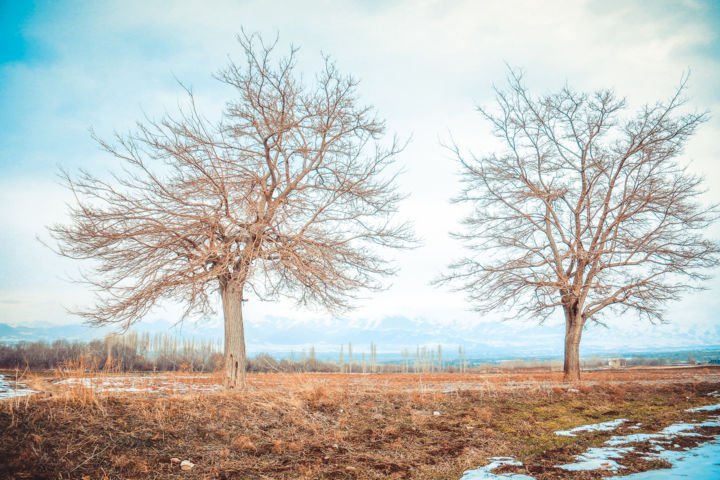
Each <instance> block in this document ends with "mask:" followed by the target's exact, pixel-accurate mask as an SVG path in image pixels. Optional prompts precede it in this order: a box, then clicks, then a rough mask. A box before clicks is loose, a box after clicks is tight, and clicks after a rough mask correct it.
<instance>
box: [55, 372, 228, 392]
mask: <svg viewBox="0 0 720 480" xmlns="http://www.w3.org/2000/svg"><path fill="white" fill-rule="evenodd" d="M57 384H58V385H67V386H70V387H82V388H90V389H92V390H94V391H96V392H127V393H142V392H176V393H186V392H210V391H215V390H220V389H221V388H222V386H221V385H219V384H217V383H213V382H212V380H211V379H210V378H208V377H200V376H165V375H159V376H125V377H84V378H66V379H64V380H60V381H58V382H57Z"/></svg>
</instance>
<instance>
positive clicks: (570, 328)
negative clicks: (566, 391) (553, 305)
mask: <svg viewBox="0 0 720 480" xmlns="http://www.w3.org/2000/svg"><path fill="white" fill-rule="evenodd" d="M573 310H575V309H573V308H567V307H566V308H565V365H564V366H563V371H564V372H565V381H571V382H579V381H580V337H581V336H582V329H583V324H584V323H585V322H584V320H583V318H582V316H581V315H578V314H577V313H575V312H574V311H573Z"/></svg>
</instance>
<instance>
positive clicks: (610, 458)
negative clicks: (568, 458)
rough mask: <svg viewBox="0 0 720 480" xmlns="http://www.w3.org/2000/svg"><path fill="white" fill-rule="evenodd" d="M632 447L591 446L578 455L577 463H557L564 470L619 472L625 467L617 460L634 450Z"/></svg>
mask: <svg viewBox="0 0 720 480" xmlns="http://www.w3.org/2000/svg"><path fill="white" fill-rule="evenodd" d="M633 450H634V449H633V448H632V447H624V448H617V447H599V448H590V449H588V451H587V452H585V453H583V454H582V455H577V456H576V457H575V460H578V461H577V462H575V463H568V464H566V465H556V466H557V467H558V468H562V469H563V470H569V471H572V472H578V471H585V470H610V471H612V472H617V471H618V470H619V469H621V468H625V467H623V466H622V465H620V464H619V463H618V462H616V461H615V460H619V459H622V458H623V457H624V456H625V454H627V453H629V452H632V451H633Z"/></svg>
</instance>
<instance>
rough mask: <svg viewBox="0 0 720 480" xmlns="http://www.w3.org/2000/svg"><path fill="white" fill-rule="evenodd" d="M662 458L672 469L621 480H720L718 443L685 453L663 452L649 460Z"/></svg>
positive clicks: (654, 471) (713, 442) (635, 475)
mask: <svg viewBox="0 0 720 480" xmlns="http://www.w3.org/2000/svg"><path fill="white" fill-rule="evenodd" d="M657 458H662V459H664V460H667V461H668V462H670V463H672V464H673V466H672V468H669V469H667V468H666V469H662V470H650V471H647V472H641V473H635V474H633V475H628V476H626V477H623V480H668V479H674V478H677V479H680V478H692V479H693V480H715V479H717V478H720V442H719V441H718V440H715V441H712V442H709V443H705V444H703V445H700V446H699V447H696V448H693V449H690V450H685V451H680V452H678V451H671V450H665V451H663V452H661V453H659V454H657V455H654V456H653V457H649V459H651V460H654V459H657Z"/></svg>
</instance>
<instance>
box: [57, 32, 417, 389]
mask: <svg viewBox="0 0 720 480" xmlns="http://www.w3.org/2000/svg"><path fill="white" fill-rule="evenodd" d="M238 40H239V43H240V45H241V47H242V49H243V51H244V54H245V61H244V63H243V64H242V65H236V64H235V63H232V62H231V63H230V64H229V65H228V66H227V67H226V68H225V69H224V70H222V71H221V72H220V73H219V74H218V75H217V76H216V77H217V78H218V79H219V80H220V81H221V82H223V83H224V84H227V85H229V86H230V87H233V88H234V91H235V93H236V96H235V98H233V99H231V100H230V101H229V102H228V103H227V104H226V107H225V109H224V111H223V114H222V118H221V120H219V121H218V122H211V121H209V120H208V119H207V118H206V117H204V116H202V115H201V114H200V113H198V109H197V108H196V104H195V101H194V99H193V95H192V93H191V92H190V91H188V94H189V107H186V108H184V109H183V108H181V109H180V112H179V113H178V114H177V115H176V116H174V117H173V116H168V115H166V116H165V117H164V118H162V119H161V120H159V121H152V120H147V121H146V122H145V123H139V124H138V127H137V131H136V132H134V133H130V134H128V135H122V136H121V135H116V139H115V142H113V144H114V145H113V144H111V143H109V142H106V141H103V140H100V139H97V141H98V142H99V143H100V145H101V146H102V147H103V148H104V149H105V150H106V151H107V152H109V153H110V154H111V155H113V156H114V157H115V158H117V159H118V160H119V161H120V163H121V165H122V170H121V171H120V172H119V173H116V174H115V175H114V176H113V178H112V179H111V180H103V179H101V178H99V177H98V176H95V175H93V174H91V173H89V172H87V171H81V172H80V173H79V175H78V176H77V178H73V177H72V176H71V175H69V174H67V173H64V174H63V176H64V180H65V182H66V183H67V186H68V187H69V188H70V189H71V190H72V192H73V193H74V195H75V198H76V203H75V204H74V205H73V206H72V207H71V216H72V221H71V222H70V223H69V224H67V225H63V224H59V225H54V226H52V227H51V228H50V232H51V235H52V236H53V238H54V239H55V240H56V242H57V250H58V252H59V253H60V254H61V255H64V256H66V257H71V258H76V259H91V260H92V262H93V263H92V267H91V268H90V269H89V270H88V271H86V272H85V273H84V274H83V275H82V281H84V282H87V283H88V284H89V285H91V286H93V287H94V288H96V289H97V292H98V293H97V301H96V303H95V304H94V305H93V306H92V307H90V308H87V309H84V310H81V311H78V312H76V313H78V314H79V315H81V316H83V317H84V318H85V319H86V320H88V321H90V322H91V323H95V324H105V323H119V324H121V325H123V326H124V327H127V326H129V325H130V324H132V323H133V322H135V321H137V320H139V319H140V318H142V317H143V316H144V315H146V314H147V313H148V311H149V310H150V309H151V308H152V307H153V306H155V305H156V304H157V303H158V301H160V300H162V299H171V300H175V301H180V302H183V304H184V305H186V310H185V316H186V317H187V316H191V315H208V314H210V313H212V303H213V302H212V294H213V293H214V292H217V291H219V293H220V296H221V299H222V308H223V311H224V318H225V356H224V359H225V367H224V381H225V384H226V386H228V387H230V388H232V387H236V386H242V385H243V384H244V378H245V365H246V363H245V362H246V355H245V340H244V333H243V318H242V305H243V301H245V299H244V295H245V294H246V292H249V291H250V292H253V293H255V294H256V295H257V296H258V297H259V298H261V299H266V300H267V299H277V298H278V297H280V296H287V297H291V298H295V299H296V300H297V301H298V302H299V303H301V304H315V305H319V306H322V307H325V308H327V309H329V310H330V311H331V312H335V311H339V310H343V309H346V308H349V307H350V305H351V303H352V300H353V299H355V298H357V295H358V294H359V292H362V291H364V290H365V291H366V290H367V289H377V288H379V287H380V286H381V284H380V283H379V278H380V277H382V276H385V275H389V274H392V273H393V271H394V269H393V267H392V266H391V265H390V264H389V263H388V261H387V260H386V259H385V258H384V257H383V256H381V254H380V252H379V249H381V248H382V247H395V248H397V247H404V246H408V245H410V243H409V242H412V238H411V232H410V229H409V226H408V225H407V224H405V223H399V224H398V223H394V222H393V218H392V217H393V215H394V213H395V212H396V210H397V206H398V202H399V201H400V200H401V198H402V197H401V196H400V195H399V194H398V193H397V191H396V189H395V186H394V185H395V176H396V174H397V171H396V169H394V168H393V161H394V159H395V158H396V156H397V154H398V153H399V152H400V150H401V149H402V147H401V146H400V145H398V143H397V142H396V141H393V142H392V143H391V144H390V145H389V146H382V145H381V141H382V138H383V136H384V132H385V125H384V122H383V121H381V120H379V119H378V118H377V117H376V114H375V111H374V109H373V108H372V107H369V106H363V105H361V104H360V102H359V100H358V97H357V93H356V86H357V83H358V82H357V81H356V80H355V79H354V78H352V77H349V76H343V75H341V74H340V73H339V72H338V71H337V69H336V67H335V65H334V64H333V63H332V62H331V61H330V60H329V59H328V58H327V57H325V58H324V68H323V69H322V71H320V72H319V73H318V74H317V75H316V76H315V78H314V79H313V81H311V82H310V85H306V84H305V83H304V82H303V81H302V79H301V78H300V76H299V75H298V74H297V73H296V71H295V70H296V52H297V49H295V48H291V49H290V53H289V55H287V56H285V57H281V58H278V57H277V55H276V54H275V53H274V50H275V48H276V44H277V40H276V41H275V42H273V43H272V44H266V43H264V42H263V41H262V39H261V38H260V37H259V36H257V35H246V34H244V33H243V35H241V36H239V37H238ZM186 317H184V318H186Z"/></svg>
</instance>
